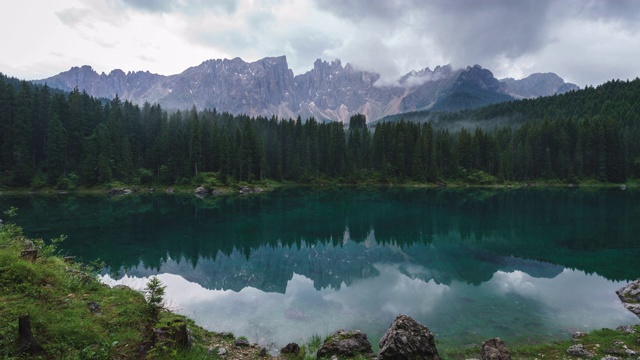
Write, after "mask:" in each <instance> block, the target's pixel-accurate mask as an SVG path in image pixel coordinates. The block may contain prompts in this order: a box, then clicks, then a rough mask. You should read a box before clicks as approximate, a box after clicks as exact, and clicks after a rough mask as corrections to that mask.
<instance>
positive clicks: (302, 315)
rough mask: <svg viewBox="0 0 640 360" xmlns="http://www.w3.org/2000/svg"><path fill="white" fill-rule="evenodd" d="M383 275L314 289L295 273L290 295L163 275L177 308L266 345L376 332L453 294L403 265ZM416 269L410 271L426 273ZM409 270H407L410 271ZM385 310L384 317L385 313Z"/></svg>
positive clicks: (138, 283) (138, 285) (131, 280)
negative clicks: (346, 331)
mask: <svg viewBox="0 0 640 360" xmlns="http://www.w3.org/2000/svg"><path fill="white" fill-rule="evenodd" d="M375 267H376V269H377V270H378V271H379V276H377V277H373V278H367V279H362V280H358V281H355V282H354V283H353V284H352V285H351V286H350V287H347V286H342V287H341V290H334V289H329V288H327V289H323V290H321V291H320V294H318V291H317V290H316V289H315V288H314V287H313V281H312V280H311V279H308V278H306V277H304V276H302V275H297V274H294V276H293V277H292V279H291V280H290V281H289V282H288V283H287V290H286V292H285V293H284V294H280V293H269V292H263V291H261V290H258V289H255V288H251V287H247V288H244V289H243V290H241V291H239V292H235V291H230V290H209V289H206V288H203V287H202V286H200V285H199V284H197V283H193V282H189V281H187V280H185V279H184V278H182V277H181V276H178V275H173V274H159V275H157V277H158V279H159V280H161V281H162V282H163V284H164V285H166V286H167V296H166V300H167V302H168V304H170V305H171V307H172V308H174V309H176V311H178V312H180V313H183V314H185V315H188V316H191V317H194V318H195V319H196V320H197V322H198V324H200V325H202V326H203V327H205V328H207V329H209V330H213V331H220V332H222V331H231V332H233V333H235V334H236V335H245V336H247V337H248V338H249V339H250V340H251V341H258V342H260V343H261V344H263V345H265V344H269V343H271V342H275V343H276V344H277V345H278V346H281V345H284V344H286V343H288V342H290V341H307V340H308V339H309V338H311V336H313V335H318V334H319V335H321V336H324V335H326V334H328V333H330V332H333V331H334V330H336V329H339V328H357V329H362V330H363V331H367V330H371V328H372V326H374V325H372V324H385V325H386V324H387V323H389V322H390V321H391V320H393V318H394V317H395V316H396V315H397V314H398V313H404V314H409V315H411V316H420V315H425V314H428V313H431V312H432V311H433V310H434V308H435V307H436V305H437V303H438V302H439V300H440V298H442V296H443V295H444V294H445V292H446V291H447V287H446V286H445V285H438V284H436V283H435V282H433V281H429V282H424V281H422V280H420V279H418V278H412V277H408V276H406V275H405V274H403V273H402V272H401V271H400V269H399V268H400V266H399V265H375ZM420 268H421V267H420V266H412V267H411V270H410V272H412V273H419V274H424V273H426V272H427V270H426V269H424V268H421V269H420ZM405 271H406V269H405ZM148 280H149V278H148V277H141V278H138V277H129V276H124V277H122V278H121V279H119V280H114V279H112V278H111V277H109V275H103V276H102V278H101V281H102V282H104V283H106V284H109V285H111V286H114V285H118V284H122V285H127V286H129V287H131V288H133V289H136V290H142V289H144V287H145V286H146V283H147V282H148ZM381 311H382V313H381Z"/></svg>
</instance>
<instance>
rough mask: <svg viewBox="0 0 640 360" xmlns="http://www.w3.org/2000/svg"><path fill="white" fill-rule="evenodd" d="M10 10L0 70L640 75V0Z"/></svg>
mask: <svg viewBox="0 0 640 360" xmlns="http://www.w3.org/2000/svg"><path fill="white" fill-rule="evenodd" d="M0 14H2V21H0V33H1V34H2V36H0V72H2V73H5V74H7V75H11V76H15V77H18V78H22V79H28V80H31V79H40V78H46V77H49V76H52V75H55V74H57V73H59V72H62V71H66V70H68V69H69V68H71V67H72V66H81V65H91V66H92V67H93V68H94V69H95V70H96V71H98V72H107V73H108V72H109V71H111V70H113V69H116V68H119V69H122V70H124V71H138V70H149V71H151V72H153V73H158V74H163V75H171V74H177V73H180V72H182V71H183V70H185V69H186V68H188V67H191V66H196V65H199V64H200V63H202V62H203V61H205V60H208V59H220V58H234V57H241V58H242V59H244V60H246V61H255V60H258V59H261V58H263V57H266V56H280V55H286V57H287V61H288V63H289V67H290V68H292V69H293V71H294V73H295V74H300V73H304V72H306V71H308V70H310V69H311V68H312V67H313V62H314V61H315V59H317V58H321V59H323V60H332V59H336V58H339V59H341V60H342V62H343V64H345V63H347V62H348V63H351V64H352V65H354V66H355V67H357V68H359V69H363V70H370V71H375V72H378V73H380V74H382V76H383V80H386V81H393V80H396V79H397V78H398V77H399V76H400V75H402V74H404V73H406V72H408V71H410V70H420V69H422V68H425V67H430V68H431V69H433V68H434V67H435V66H437V65H444V64H449V63H450V64H452V65H453V66H455V67H462V66H467V65H473V64H480V65H481V66H483V67H485V68H488V69H490V70H491V71H493V73H494V75H495V76H496V77H498V78H502V77H515V78H521V77H524V76H527V75H529V74H531V73H534V72H555V73H557V74H558V75H560V76H561V77H563V78H564V79H565V80H567V81H571V82H574V83H576V84H578V85H580V86H585V85H598V84H601V83H603V82H605V81H607V80H610V79H618V78H619V79H633V78H636V77H638V76H640V61H639V60H638V59H640V1H635V0H610V1H606V0H572V1H568V0H566V1H565V0H433V1H428V0H260V1H259V0H173V1H172V0H19V1H2V3H1V4H0Z"/></svg>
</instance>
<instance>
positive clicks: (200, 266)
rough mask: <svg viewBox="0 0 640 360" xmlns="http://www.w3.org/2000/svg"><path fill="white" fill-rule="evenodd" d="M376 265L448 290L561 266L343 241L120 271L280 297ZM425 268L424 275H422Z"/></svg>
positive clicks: (364, 273) (345, 281)
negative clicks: (296, 286)
mask: <svg viewBox="0 0 640 360" xmlns="http://www.w3.org/2000/svg"><path fill="white" fill-rule="evenodd" d="M377 264H401V265H400V266H399V270H400V272H401V273H402V274H404V275H405V276H407V277H409V278H414V279H421V280H423V281H425V282H428V281H431V280H434V281H435V282H436V283H438V284H445V285H449V284H451V283H452V282H453V281H461V282H467V283H471V284H474V285H479V284H480V283H483V282H487V281H489V280H491V278H492V277H493V276H494V274H495V273H496V272H497V271H499V270H501V271H504V272H511V271H515V270H520V271H522V272H525V273H527V274H529V275H530V276H532V277H538V278H553V277H555V276H557V275H559V274H560V273H561V272H562V271H563V269H564V268H563V267H562V266H559V265H553V264H549V263H542V262H538V261H533V260H522V259H518V258H513V257H505V256H500V255H495V254H493V253H490V252H486V251H483V250H474V249H460V248H450V247H449V248H448V247H446V246H443V247H442V248H440V247H439V246H430V245H424V244H414V245H411V246H409V247H407V248H404V249H400V248H398V247H395V246H388V245H381V246H377V245H372V244H369V245H366V244H365V243H355V242H351V241H349V242H347V243H345V244H344V245H342V246H339V247H335V246H333V245H329V244H319V243H318V244H312V245H306V244H303V245H302V246H301V247H300V248H298V247H297V246H293V247H282V246H278V247H271V246H261V247H259V248H257V249H255V250H253V251H252V253H251V256H250V257H249V258H246V257H245V255H244V254H242V253H241V252H238V251H234V252H232V253H231V254H228V255H227V254H222V253H219V254H218V255H217V256H216V257H215V259H212V258H200V259H198V261H197V263H192V262H189V261H187V260H186V259H184V258H182V259H167V260H166V261H164V262H163V263H162V264H161V265H160V267H159V268H157V269H152V268H149V267H146V266H145V265H144V264H140V265H138V266H135V267H132V268H129V269H126V270H125V271H120V272H119V273H117V274H114V275H116V278H118V277H120V276H122V275H124V273H125V272H126V274H127V275H130V276H136V277H148V276H151V275H154V274H156V273H170V274H176V275H180V276H182V277H183V278H184V279H186V280H188V281H191V282H195V283H198V284H200V285H201V286H203V287H204V288H208V289H224V290H234V291H240V290H242V289H243V288H245V287H247V286H250V287H254V288H257V289H260V290H262V291H267V292H279V293H285V291H286V287H287V282H288V281H290V280H291V279H292V278H293V275H294V273H296V274H299V275H303V276H305V277H306V278H309V279H312V280H313V285H314V287H315V288H316V290H320V289H322V288H332V289H339V288H340V287H341V286H343V285H346V286H349V285H351V284H352V283H353V282H354V281H357V280H359V279H364V278H369V277H374V276H377V275H378V270H377V269H376V267H375V265H377ZM425 269H426V271H425Z"/></svg>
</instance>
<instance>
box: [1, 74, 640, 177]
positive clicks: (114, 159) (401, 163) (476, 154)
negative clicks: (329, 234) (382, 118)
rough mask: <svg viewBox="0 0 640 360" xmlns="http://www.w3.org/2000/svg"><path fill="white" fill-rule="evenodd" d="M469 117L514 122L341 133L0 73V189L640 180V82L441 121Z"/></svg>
mask: <svg viewBox="0 0 640 360" xmlns="http://www.w3.org/2000/svg"><path fill="white" fill-rule="evenodd" d="M461 117H464V118H472V119H475V120H476V121H477V123H478V124H479V125H480V124H482V122H483V121H486V120H488V119H494V118H502V119H508V121H504V122H503V123H504V125H500V126H494V127H493V128H490V129H486V127H482V126H479V125H478V126H472V127H469V128H462V129H461V130H455V131H454V130H451V129H448V128H447V127H446V126H437V127H436V126H434V125H432V123H430V122H425V123H422V124H420V123H416V122H409V121H402V120H400V121H394V122H380V123H378V124H376V126H375V127H369V126H367V124H366V119H365V117H364V116H363V115H356V116H353V117H352V118H351V120H350V122H349V124H347V125H343V124H341V123H333V122H320V121H316V120H315V119H313V118H311V119H301V118H299V117H298V118H297V119H295V120H293V119H277V118H276V117H272V118H265V117H249V116H244V115H237V116H233V115H231V114H229V113H218V112H217V111H216V110H215V109H210V110H204V111H197V110H196V109H195V108H192V109H190V110H185V111H172V112H168V111H165V110H164V109H162V108H161V107H160V106H159V105H153V104H148V103H147V104H144V105H143V106H138V105H135V104H132V103H130V102H128V101H121V100H120V99H119V98H117V97H116V98H115V99H111V100H107V99H96V98H93V97H91V96H89V95H87V94H86V93H83V92H79V91H77V90H76V91H73V92H71V93H63V92H60V91H57V90H53V89H50V88H48V87H47V86H36V85H33V84H31V83H29V82H25V81H18V80H16V79H13V78H8V77H4V76H0V185H2V186H7V187H31V188H39V187H44V186H51V187H55V188H58V189H72V188H75V187H77V186H96V185H100V184H108V183H111V182H114V181H119V182H124V183H128V184H138V185H150V184H163V185H174V184H178V185H189V184H193V185H197V184H198V183H199V182H201V181H202V176H203V173H216V174H217V178H218V179H220V181H221V182H222V183H234V182H253V181H260V180H266V179H273V180H279V181H280V180H287V181H295V182H314V181H325V180H330V181H333V180H336V181H339V182H343V183H358V182H364V181H367V182H371V181H375V182H380V183H389V182H407V181H412V182H425V183H440V182H448V181H460V182H466V183H474V184H489V183H500V182H505V181H509V182H510V181H518V182H528V181H538V180H559V181H563V182H580V181H582V180H585V179H594V180H598V181H602V182H616V183H619V182H624V181H626V180H627V179H629V178H638V177H640V79H636V80H633V81H610V82H608V83H605V84H603V85H601V86H598V87H595V88H593V87H588V88H586V89H584V90H580V91H573V92H570V93H566V94H563V95H556V96H552V97H545V98H538V99H533V100H520V101H512V102H507V103H501V104H496V105H492V106H489V107H486V108H482V109H478V110H473V111H463V112H459V113H447V114H440V119H441V120H443V121H444V122H446V120H447V119H449V120H451V119H454V120H455V119H456V118H461ZM509 119H510V120H509Z"/></svg>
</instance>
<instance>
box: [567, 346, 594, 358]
mask: <svg viewBox="0 0 640 360" xmlns="http://www.w3.org/2000/svg"><path fill="white" fill-rule="evenodd" d="M567 354H569V355H573V356H579V357H592V356H593V354H591V353H590V352H589V351H588V350H587V349H585V348H584V345H582V344H577V345H571V346H570V347H569V348H568V349H567Z"/></svg>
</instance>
